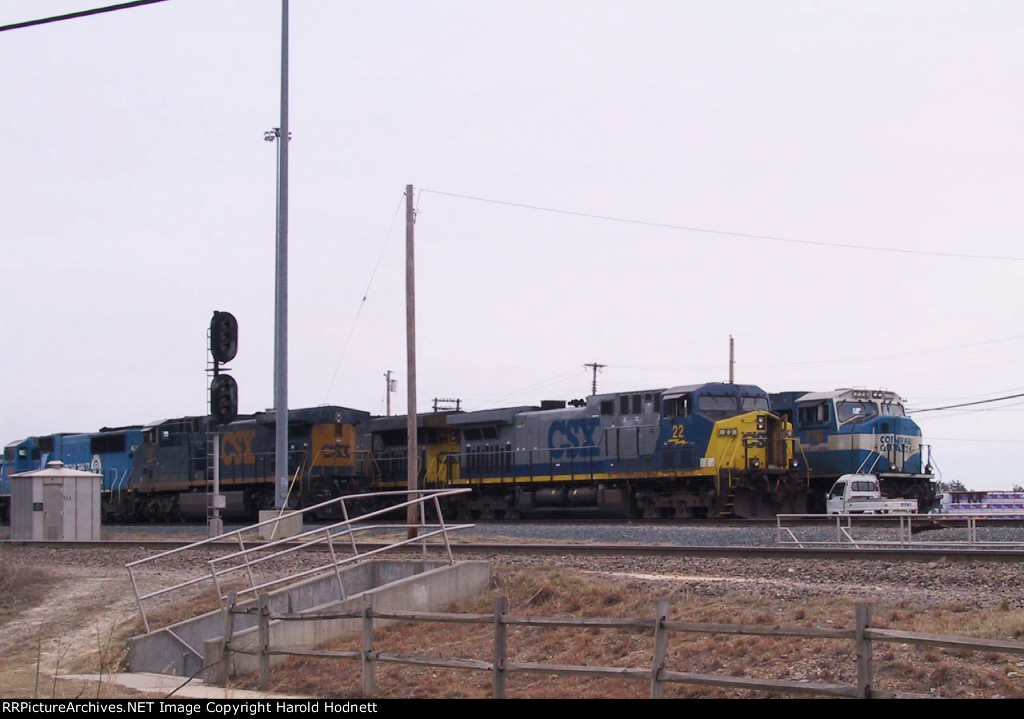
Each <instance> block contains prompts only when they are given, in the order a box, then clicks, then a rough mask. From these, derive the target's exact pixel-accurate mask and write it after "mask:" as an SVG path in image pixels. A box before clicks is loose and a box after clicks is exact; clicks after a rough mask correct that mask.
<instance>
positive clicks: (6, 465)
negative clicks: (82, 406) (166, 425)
mask: <svg viewBox="0 0 1024 719" xmlns="http://www.w3.org/2000/svg"><path fill="white" fill-rule="evenodd" d="M141 442H142V429H141V427H137V426H136V427H117V428H109V427H104V428H103V429H101V430H100V431H98V432H90V433H82V434H78V433H62V434H50V435H44V436H41V437H27V438H26V439H22V440H18V441H17V442H11V443H10V444H8V445H7V446H6V447H5V448H4V462H3V467H2V469H0V492H2V494H3V496H4V497H7V498H9V497H10V491H11V487H10V478H11V475H13V474H18V473H20V472H30V471H32V470H36V469H43V468H44V467H46V463H47V462H50V461H53V460H60V461H61V462H63V463H64V466H65V467H69V468H71V469H78V470H82V471H86V472H94V473H96V474H99V475H102V477H103V480H102V482H101V485H100V487H101V496H102V502H103V519H104V520H106V521H123V520H125V519H128V518H130V515H126V513H125V511H126V510H125V502H129V501H130V492H129V491H128V480H129V476H130V473H131V469H132V465H133V462H134V452H135V449H136V448H137V447H138V446H139V444H141Z"/></svg>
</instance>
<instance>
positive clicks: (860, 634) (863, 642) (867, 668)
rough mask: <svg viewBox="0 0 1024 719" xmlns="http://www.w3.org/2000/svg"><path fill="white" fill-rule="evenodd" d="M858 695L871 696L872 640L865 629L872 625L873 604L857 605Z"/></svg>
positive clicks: (866, 697)
mask: <svg viewBox="0 0 1024 719" xmlns="http://www.w3.org/2000/svg"><path fill="white" fill-rule="evenodd" d="M856 622H857V625H856V629H855V632H856V640H855V641H856V643H857V696H858V697H859V698H861V699H870V698H871V640H870V639H867V638H866V637H865V636H864V630H865V629H867V628H868V627H870V626H871V605H870V604H858V605H857V619H856Z"/></svg>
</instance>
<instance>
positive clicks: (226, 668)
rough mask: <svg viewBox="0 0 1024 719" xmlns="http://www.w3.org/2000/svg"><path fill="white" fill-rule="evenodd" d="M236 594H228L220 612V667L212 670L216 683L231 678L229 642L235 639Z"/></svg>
mask: <svg viewBox="0 0 1024 719" xmlns="http://www.w3.org/2000/svg"><path fill="white" fill-rule="evenodd" d="M236 604H238V593H237V592H228V603H227V605H226V606H225V607H224V608H223V609H222V610H221V611H222V612H223V614H224V633H223V634H222V635H221V637H220V666H218V667H217V668H216V669H215V670H214V675H215V677H216V681H217V682H218V683H220V684H223V683H224V682H226V681H227V680H228V677H230V676H231V669H230V664H231V657H230V652H231V640H232V639H234V637H235V605H236Z"/></svg>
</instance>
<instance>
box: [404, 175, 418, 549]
mask: <svg viewBox="0 0 1024 719" xmlns="http://www.w3.org/2000/svg"><path fill="white" fill-rule="evenodd" d="M415 224H416V213H415V211H414V210H413V203H412V185H406V186H405V345H406V365H407V369H406V381H405V384H406V392H407V393H408V404H409V412H408V416H407V417H406V423H405V427H406V432H407V433H408V438H407V440H406V441H407V443H408V448H407V450H406V460H407V461H406V464H407V465H408V472H407V474H406V485H407V486H406V488H407V489H408V490H409V492H410V494H409V499H410V500H411V499H415V498H416V496H417V495H414V494H413V492H414V491H415V490H417V489H419V464H420V463H419V458H420V451H419V447H418V443H417V437H416V431H417V427H416V281H415V275H414V272H413V269H414V266H415V263H414V262H413V255H414V252H413V226H414V225H415ZM419 521H420V507H419V505H418V504H410V505H409V507H408V511H407V512H406V523H407V524H408V529H407V530H406V533H407V535H408V538H409V539H412V538H413V537H416V536H417V535H418V533H417V531H416V525H417V524H419Z"/></svg>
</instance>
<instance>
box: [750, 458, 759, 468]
mask: <svg viewBox="0 0 1024 719" xmlns="http://www.w3.org/2000/svg"><path fill="white" fill-rule="evenodd" d="M760 466H761V460H759V459H758V458H757V457H754V458H753V459H751V460H750V468H751V469H757V468H758V467H760Z"/></svg>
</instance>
